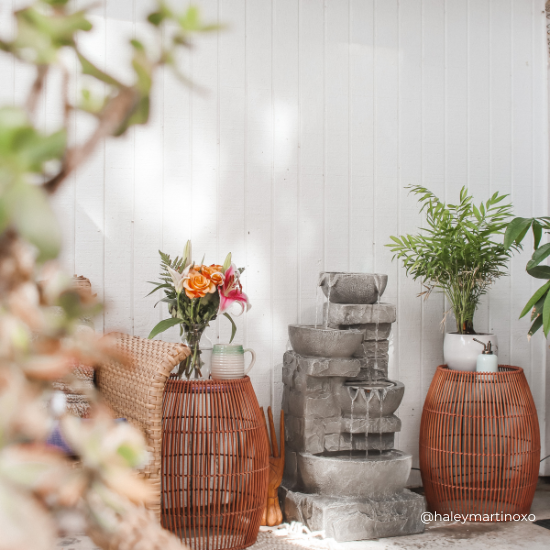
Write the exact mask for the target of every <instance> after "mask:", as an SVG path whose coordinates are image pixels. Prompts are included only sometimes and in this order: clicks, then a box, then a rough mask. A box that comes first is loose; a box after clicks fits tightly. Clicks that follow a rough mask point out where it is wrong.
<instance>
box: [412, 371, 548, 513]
mask: <svg viewBox="0 0 550 550" xmlns="http://www.w3.org/2000/svg"><path fill="white" fill-rule="evenodd" d="M539 460H540V434H539V423H538V418H537V411H536V409H535V404H534V402H533V397H532V395H531V391H530V390H529V385H528V384H527V380H526V379H525V375H524V373H523V369H521V368H519V367H511V366H507V365H500V366H499V372H498V373H476V372H465V371H456V370H450V369H448V368H447V367H446V366H445V365H443V366H439V367H438V368H437V371H436V373H435V376H434V379H433V381H432V383H431V386H430V389H429V391H428V395H427V397H426V402H425V403H424V410H423V412H422V421H421V425H420V470H421V473H422V481H423V484H424V488H425V491H426V499H427V501H428V506H429V508H430V510H432V511H434V512H439V513H441V514H450V513H455V514H475V515H476V516H474V517H472V516H471V518H470V519H471V521H509V520H511V519H513V515H514V514H528V513H529V510H530V508H531V503H532V502H533V497H534V494H535V488H536V485H537V480H538V472H539ZM501 514H503V516H501Z"/></svg>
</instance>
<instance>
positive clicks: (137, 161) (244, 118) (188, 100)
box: [0, 0, 550, 482]
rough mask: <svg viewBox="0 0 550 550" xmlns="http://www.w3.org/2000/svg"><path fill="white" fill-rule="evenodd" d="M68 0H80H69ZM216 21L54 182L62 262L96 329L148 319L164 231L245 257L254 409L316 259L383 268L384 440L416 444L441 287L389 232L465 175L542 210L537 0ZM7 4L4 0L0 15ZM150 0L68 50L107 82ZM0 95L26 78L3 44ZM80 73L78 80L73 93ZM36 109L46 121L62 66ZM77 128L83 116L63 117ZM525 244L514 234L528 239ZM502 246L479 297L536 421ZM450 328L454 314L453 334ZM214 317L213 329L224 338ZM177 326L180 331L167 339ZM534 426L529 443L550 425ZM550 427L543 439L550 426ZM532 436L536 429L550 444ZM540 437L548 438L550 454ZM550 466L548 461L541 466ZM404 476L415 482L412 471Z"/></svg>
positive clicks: (285, 4) (218, 5) (305, 303)
mask: <svg viewBox="0 0 550 550" xmlns="http://www.w3.org/2000/svg"><path fill="white" fill-rule="evenodd" d="M79 2H80V0H79ZM198 4H199V6H200V7H201V8H202V9H203V12H204V15H205V17H206V18H208V19H210V20H214V21H217V20H219V21H220V22H222V23H225V24H226V29H225V30H223V31H222V32H221V33H219V34H216V33H214V34H212V35H209V36H204V37H201V38H200V39H199V40H198V41H197V47H196V48H195V50H194V51H193V53H192V55H191V56H185V57H184V58H183V59H182V61H183V66H184V69H185V72H186V73H187V74H188V75H189V76H190V77H191V78H192V79H193V80H194V81H195V82H196V83H197V84H198V85H200V86H201V87H202V88H204V90H205V91H204V92H200V91H198V90H195V91H191V90H189V89H186V88H184V87H182V86H181V85H180V83H179V82H177V81H176V80H175V79H174V78H173V76H172V75H170V74H169V72H168V71H164V72H163V73H162V74H160V75H159V79H158V81H157V85H156V87H155V90H154V95H153V106H152V116H151V123H150V125H149V126H148V127H146V128H136V129H133V130H131V131H130V132H128V135H127V136H125V137H124V138H123V139H121V140H117V141H114V140H107V141H106V142H105V144H104V145H103V146H102V147H101V148H100V149H99V150H98V151H97V152H96V154H95V156H94V157H93V159H92V160H91V161H90V162H89V163H88V164H87V165H86V166H85V167H83V169H82V170H81V171H80V172H79V173H78V174H76V175H75V177H74V178H73V179H72V180H71V181H69V182H68V183H67V185H66V186H65V188H64V189H63V190H62V192H61V193H60V194H59V196H58V197H56V199H55V207H56V209H57V210H58V212H59V213H60V215H61V218H62V227H63V231H64V237H65V250H64V254H63V262H64V264H65V265H66V267H67V269H68V270H69V271H70V272H71V273H73V272H75V270H76V272H78V273H79V274H83V275H86V276H88V277H90V278H91V280H92V283H93V285H94V288H95V289H96V291H97V292H99V295H100V296H101V297H103V298H104V299H105V303H106V306H107V309H106V311H105V314H104V323H103V319H100V320H99V321H98V329H99V330H102V329H104V330H112V329H118V330H124V331H127V332H130V333H134V334H139V335H142V336H143V335H146V334H147V333H148V332H149V330H150V329H151V328H152V326H154V324H155V323H156V322H157V321H158V320H159V319H160V318H162V316H163V315H166V312H165V309H163V308H161V306H158V307H157V309H153V307H152V306H153V304H154V302H155V301H156V300H158V299H159V297H160V296H151V297H149V298H145V294H146V293H147V292H148V291H149V289H150V286H149V285H148V284H147V283H146V281H147V280H150V279H152V278H155V277H156V274H157V271H158V254H157V250H158V248H162V249H164V250H166V251H167V252H169V253H171V254H174V255H175V254H180V253H181V251H182V249H183V246H184V244H185V241H186V240H187V239H188V238H192V239H193V243H194V247H195V254H194V256H195V259H197V260H200V257H201V256H202V254H203V253H205V254H206V261H207V262H208V263H211V262H214V261H223V259H224V256H225V254H226V253H227V252H228V251H231V252H232V253H233V257H234V260H235V262H236V263H237V264H238V265H239V266H243V267H246V271H245V275H244V277H243V280H244V283H245V290H246V291H247V292H248V294H249V295H250V299H251V301H252V309H251V311H250V312H249V313H248V314H246V315H243V316H241V317H239V318H237V323H238V325H239V332H238V336H237V341H239V342H242V343H244V344H245V345H247V346H251V347H254V348H255V349H256V351H257V352H258V354H259V358H258V364H257V366H256V368H255V369H254V371H253V372H252V379H253V383H254V385H255V388H256V391H257V393H258V397H259V399H260V402H261V404H262V405H269V404H271V405H273V406H274V407H275V408H276V409H277V408H278V407H279V405H280V399H281V388H282V384H281V363H282V355H283V353H284V350H285V349H286V346H287V332H286V326H287V325H288V324H289V323H292V322H302V323H312V322H314V321H315V311H316V303H317V293H316V283H317V277H318V273H319V271H322V270H325V269H326V270H358V271H378V272H385V273H388V274H389V276H390V282H389V285H388V290H387V292H386V296H385V299H386V300H387V301H391V302H394V303H396V304H397V308H398V321H397V323H396V325H395V328H394V331H393V335H392V342H391V354H392V358H391V367H390V372H391V376H393V377H395V378H397V379H399V380H402V381H403V382H404V383H405V385H406V388H407V389H406V392H405V398H404V401H403V404H402V406H401V408H400V409H399V416H400V417H401V419H402V421H403V430H402V433H401V434H400V435H399V437H398V439H397V441H398V446H399V448H401V449H403V450H406V451H409V452H411V453H412V454H413V456H414V460H415V465H417V462H416V460H417V456H418V454H417V453H418V426H419V422H420V413H421V410H422V404H423V400H424V396H425V394H426V391H427V389H428V387H429V384H430V381H431V378H432V375H433V372H434V369H435V367H436V366H437V364H438V363H440V362H441V360H442V340H443V334H442V332H441V331H440V321H441V319H442V317H443V314H444V311H445V309H446V307H447V305H446V304H445V300H444V299H443V297H442V296H441V295H434V296H432V297H430V299H429V300H428V301H427V302H422V301H421V299H420V298H417V294H418V292H419V291H420V290H421V288H420V285H419V284H418V283H415V282H413V281H412V280H410V279H408V278H407V277H406V276H405V273H404V272H403V270H402V268H401V267H400V266H399V265H398V264H396V263H395V262H392V261H391V254H390V253H389V251H388V249H387V248H386V247H385V246H384V245H385V244H386V243H387V242H388V238H389V235H390V234H395V233H403V232H414V231H416V229H417V227H418V226H419V225H420V224H421V217H420V216H419V214H418V207H417V203H416V200H415V199H414V198H412V197H410V196H409V195H408V192H407V190H406V189H404V187H405V186H407V185H411V184H412V185H414V184H419V183H423V184H425V185H426V186H428V187H429V188H430V189H432V190H433V191H435V192H437V193H438V194H439V196H440V197H441V198H443V199H445V200H448V201H452V200H456V199H457V197H458V193H459V190H460V188H461V187H462V186H463V185H467V186H469V188H470V190H471V191H472V192H473V193H474V195H475V197H476V201H480V200H482V199H483V200H485V199H486V198H487V197H488V196H489V195H490V194H492V193H494V192H495V191H497V190H498V191H501V192H506V193H510V195H511V199H512V201H513V203H514V207H515V211H516V213H517V214H521V215H531V214H539V215H540V214H547V213H548V182H547V168H548V166H547V165H548V158H547V157H548V154H547V147H548V139H547V134H548V131H547V113H548V109H547V47H546V35H545V17H544V14H543V13H542V10H543V7H544V2H543V1H542V0H505V1H504V0H467V1H466V0H465V1H462V2H455V1H453V0H399V1H398V0H299V1H295V0H254V1H253V2H246V1H245V0H201V1H199V2H198ZM18 5H19V3H18V2H14V1H12V0H0V14H1V15H2V17H1V18H0V30H1V31H2V32H9V31H10V28H11V25H12V23H11V20H10V19H9V18H7V17H4V15H5V14H7V13H8V12H9V11H10V10H11V9H12V8H13V7H14V6H18ZM150 6H151V3H150V2H149V0H107V2H106V3H105V5H104V6H101V7H98V8H96V10H95V12H94V18H93V20H94V24H95V27H96V29H95V31H94V33H93V34H91V35H90V36H89V37H86V39H84V40H83V41H82V47H83V49H84V50H85V51H87V52H89V54H90V56H93V57H94V59H95V60H96V62H97V63H98V64H100V66H106V67H107V68H108V69H111V70H115V71H117V73H118V74H119V75H120V77H121V78H129V77H130V75H129V74H124V73H121V67H122V66H123V61H124V60H127V59H128V55H129V51H128V50H127V49H125V48H121V47H120V46H121V44H123V42H124V41H126V40H127V39H128V38H130V37H131V36H133V35H134V34H135V33H139V34H141V33H142V32H143V27H142V25H141V24H138V23H137V21H138V20H140V18H141V15H142V14H143V13H145V12H146V11H147V10H148V9H149V7H150ZM0 76H1V77H2V81H3V82H7V83H9V84H8V85H7V86H3V87H2V89H1V90H0V98H1V99H2V101H3V102H12V101H13V100H14V99H15V98H17V97H20V96H21V94H22V93H23V92H24V90H25V89H26V86H27V85H28V83H29V79H30V78H31V77H32V75H30V74H29V73H28V71H25V68H24V67H21V66H15V65H14V63H13V62H12V61H11V60H9V59H7V58H6V57H5V56H3V55H0ZM78 85H79V82H75V83H74V85H73V88H72V93H76V92H77V87H78ZM48 94H49V95H48V96H47V97H46V100H45V102H44V103H43V104H42V105H41V106H40V107H39V111H38V113H37V120H39V121H40V122H41V123H43V124H44V125H45V126H46V127H54V126H55V124H56V121H58V114H56V113H55V112H54V111H52V110H51V109H52V108H53V107H52V106H53V105H54V104H55V82H54V81H53V82H52V84H51V88H50V89H49V90H48ZM72 124H73V130H74V136H75V138H78V137H79V136H82V135H83V134H84V133H85V132H86V131H87V129H88V128H89V121H87V120H85V119H84V118H78V119H75V120H74V121H73V122H72ZM530 246H531V245H530V243H529V245H528V246H527V247H526V248H529V247H530ZM528 254H529V250H526V251H525V252H524V253H522V254H521V255H517V256H516V257H515V258H514V260H513V261H512V264H511V274H510V276H509V277H505V278H503V279H501V280H500V281H499V282H498V283H497V284H496V285H495V288H494V289H493V290H492V291H491V293H490V294H489V296H488V297H487V299H485V300H484V302H483V304H482V307H481V309H480V311H479V313H478V315H477V318H476V323H477V326H478V327H479V328H480V329H482V330H491V331H494V332H496V333H497V334H498V336H499V340H500V358H501V361H503V362H510V363H512V364H518V365H521V366H522V367H524V368H525V370H526V373H527V377H528V380H529V382H530V384H531V387H532V389H533V393H534V396H535V400H536V403H537V406H538V408H539V414H540V418H541V427H542V432H543V436H544V434H545V433H546V431H548V423H547V422H546V417H547V415H548V413H547V405H546V403H547V402H548V395H549V393H550V388H549V384H550V383H549V382H548V380H549V378H548V377H547V376H546V370H545V369H546V366H545V365H546V362H547V353H546V350H547V343H546V342H545V341H544V339H543V338H542V337H541V336H540V335H537V337H535V338H533V339H532V341H531V342H528V341H527V339H526V336H525V334H526V331H527V327H528V324H529V322H528V320H525V319H523V320H521V321H518V319H517V317H518V314H519V312H520V311H521V309H522V308H523V305H524V303H525V302H526V300H527V299H528V298H529V296H530V295H531V294H532V292H533V291H534V290H535V288H536V287H537V283H536V281H533V280H531V279H529V277H527V276H526V274H525V273H524V267H525V263H526V259H527V257H528ZM453 328H454V327H453V325H452V323H451V324H449V325H448V327H447V329H448V330H452V329H453ZM229 331H230V327H229V323H228V322H227V321H226V320H225V319H221V320H220V321H219V322H217V323H214V325H213V327H212V329H211V330H210V331H209V335H210V337H211V339H212V340H213V341H214V342H215V341H218V339H219V340H221V341H225V340H227V339H228V337H229ZM165 338H166V339H170V340H177V339H178V338H179V335H178V334H177V331H176V330H173V331H170V332H169V333H166V335H165ZM543 442H544V439H543ZM545 445H546V443H545ZM546 449H547V445H546V446H545V450H546ZM547 453H548V452H546V453H545V454H547ZM549 467H550V466H548V465H547V464H545V463H543V468H546V471H547V472H550V470H549V469H548V468H549ZM415 481H416V479H415V478H411V482H415Z"/></svg>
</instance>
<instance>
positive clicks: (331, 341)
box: [281, 273, 424, 541]
mask: <svg viewBox="0 0 550 550" xmlns="http://www.w3.org/2000/svg"><path fill="white" fill-rule="evenodd" d="M386 283H387V276H386V275H380V274H361V273H321V276H320V278H319V286H321V289H322V291H323V293H324V294H325V297H326V302H325V304H324V306H323V320H322V323H321V326H319V323H318V311H317V310H318V308H317V307H316V324H315V326H304V325H290V326H289V336H290V341H291V344H292V348H293V350H292V351H287V353H285V356H284V366H283V383H284V397H283V408H284V410H285V419H286V437H285V439H286V467H285V477H284V480H283V485H282V487H281V496H282V498H283V501H284V510H285V515H286V520H287V521H293V520H295V521H301V522H302V523H304V524H306V525H307V526H308V527H309V528H310V529H312V530H324V531H325V534H326V536H328V537H333V538H335V539H336V540H339V541H349V540H362V539H371V538H378V537H387V536H395V535H400V534H401V535H405V534H411V533H418V532H421V531H422V530H423V527H424V526H423V524H422V522H421V521H420V515H421V513H422V512H423V511H424V499H423V498H422V497H421V496H419V495H417V494H415V493H412V492H410V491H408V490H407V489H405V488H404V487H405V484H406V482H407V479H408V476H409V473H410V468H411V464H412V457H411V456H410V455H409V454H407V453H403V452H401V451H397V450H395V449H394V448H393V445H394V434H395V432H398V431H400V429H401V421H400V420H399V418H398V417H397V416H395V414H394V412H395V411H396V410H397V408H398V407H399V404H400V403H401V400H402V398H403V393H404V386H403V384H402V383H400V382H398V381H393V380H388V379H387V375H388V360H389V356H388V350H389V344H388V337H389V334H390V331H391V324H392V323H393V322H395V307H394V306H393V305H391V304H387V303H384V302H381V300H380V297H381V295H382V294H383V292H384V290H385V287H386Z"/></svg>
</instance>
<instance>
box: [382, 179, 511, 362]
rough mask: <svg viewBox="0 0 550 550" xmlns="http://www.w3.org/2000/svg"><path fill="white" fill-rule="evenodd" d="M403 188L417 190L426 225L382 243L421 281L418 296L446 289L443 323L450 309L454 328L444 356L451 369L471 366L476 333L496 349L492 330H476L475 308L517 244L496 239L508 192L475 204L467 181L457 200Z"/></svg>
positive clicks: (508, 208)
mask: <svg viewBox="0 0 550 550" xmlns="http://www.w3.org/2000/svg"><path fill="white" fill-rule="evenodd" d="M407 189H410V192H411V193H413V194H415V195H417V196H418V202H419V203H420V204H421V208H420V211H421V212H424V213H425V218H426V224H427V225H426V227H424V228H421V229H420V233H419V234H418V235H403V236H401V237H394V236H392V237H391V239H392V241H393V242H392V243H390V244H388V245H386V246H388V247H389V248H390V249H391V250H392V252H394V257H393V258H394V259H395V258H398V259H400V260H401V261H402V262H403V266H404V267H405V269H406V271H407V275H410V276H411V277H413V279H414V280H417V279H420V280H421V281H422V284H423V286H424V291H423V292H421V293H420V295H419V296H424V298H428V297H429V296H430V294H431V293H432V291H433V290H434V289H439V290H441V291H442V292H444V293H445V296H446V297H447V299H448V300H449V303H450V308H449V310H448V311H446V312H445V315H444V317H443V321H442V324H443V325H444V324H445V320H446V318H447V315H448V314H449V313H451V312H452V313H453V314H454V317H455V319H456V331H455V332H450V333H447V334H445V342H444V347H443V355H444V357H445V362H446V363H447V365H448V366H449V368H451V369H456V370H472V371H473V370H475V366H476V359H477V356H478V355H479V353H480V352H481V346H480V345H479V344H478V343H477V342H474V338H476V339H477V340H479V341H482V342H484V343H487V342H489V341H490V342H491V343H492V347H493V349H494V350H497V347H498V343H497V338H496V336H495V335H493V334H483V333H476V331H475V330H474V314H475V312H476V309H477V307H478V305H479V302H480V299H481V297H482V296H483V295H484V294H486V293H487V291H488V290H489V288H490V287H491V285H492V284H493V283H494V282H495V281H496V280H497V279H498V278H499V277H502V276H503V275H506V264H507V262H508V260H509V259H510V256H511V254H512V252H513V251H514V250H515V249H516V248H517V244H515V243H513V244H512V245H511V246H509V247H505V246H504V244H503V243H502V242H498V240H494V239H495V238H496V239H498V238H499V236H501V235H502V234H503V233H504V230H505V228H506V225H507V220H508V219H509V218H510V216H511V214H512V206H511V204H503V203H502V201H503V200H504V199H505V198H506V197H507V195H500V194H499V193H498V192H497V193H495V194H494V195H493V196H492V197H490V198H489V199H488V200H487V201H486V202H485V203H483V202H482V203H481V204H480V205H479V207H478V206H476V205H475V204H474V203H473V197H472V196H471V195H470V194H469V193H468V190H467V188H466V187H463V188H462V189H461V191H460V197H459V202H458V204H446V203H444V202H441V201H440V200H439V199H438V198H437V197H436V196H435V195H434V194H433V193H432V192H431V191H429V190H428V189H426V188H425V187H422V186H419V185H416V186H409V187H407ZM500 240H502V239H500ZM495 352H496V351H495Z"/></svg>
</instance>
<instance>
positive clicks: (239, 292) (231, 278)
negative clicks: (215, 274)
mask: <svg viewBox="0 0 550 550" xmlns="http://www.w3.org/2000/svg"><path fill="white" fill-rule="evenodd" d="M239 275H240V273H239V271H238V270H237V268H236V267H235V264H231V266H230V267H228V268H227V271H226V272H225V275H224V281H223V283H222V284H221V285H220V286H219V287H218V290H219V292H220V310H219V312H220V313H223V312H224V311H227V310H228V309H229V308H230V307H231V306H232V305H233V303H235V302H236V303H237V304H239V305H240V306H241V311H240V312H239V315H241V313H243V312H244V311H245V309H246V311H248V310H249V309H250V303H249V301H248V296H247V295H246V294H245V293H244V292H243V288H242V286H241V282H240V281H239Z"/></svg>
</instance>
